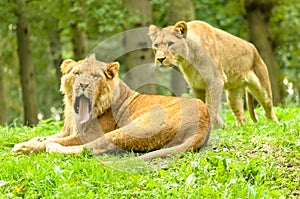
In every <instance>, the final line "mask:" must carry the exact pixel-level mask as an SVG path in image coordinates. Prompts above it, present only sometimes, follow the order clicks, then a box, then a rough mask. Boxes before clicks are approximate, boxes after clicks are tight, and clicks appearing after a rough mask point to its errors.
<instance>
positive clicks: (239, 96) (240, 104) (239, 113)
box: [226, 87, 246, 126]
mask: <svg viewBox="0 0 300 199" xmlns="http://www.w3.org/2000/svg"><path fill="white" fill-rule="evenodd" d="M244 93H245V89H244V87H237V88H234V89H228V90H226V96H227V102H228V104H229V106H230V108H231V110H232V111H233V113H234V115H235V118H236V125H237V126H240V125H241V124H242V123H245V122H246V115H245V112H244V99H243V96H244Z"/></svg>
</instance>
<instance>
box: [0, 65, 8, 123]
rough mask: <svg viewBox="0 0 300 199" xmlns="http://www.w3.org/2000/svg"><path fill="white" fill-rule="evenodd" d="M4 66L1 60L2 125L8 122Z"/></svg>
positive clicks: (0, 113)
mask: <svg viewBox="0 0 300 199" xmlns="http://www.w3.org/2000/svg"><path fill="white" fill-rule="evenodd" d="M3 73H4V72H3V66H2V64H1V62H0V107H1V111H0V125H6V124H7V111H6V95H5V86H4V75H3Z"/></svg>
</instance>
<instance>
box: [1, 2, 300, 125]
mask: <svg viewBox="0 0 300 199" xmlns="http://www.w3.org/2000/svg"><path fill="white" fill-rule="evenodd" d="M194 19H197V20H202V21H205V22H208V23H209V24H211V25H213V26H215V27H217V28H220V29H223V30H225V31H227V32H229V33H231V34H234V35H236V36H238V37H241V38H243V39H245V40H247V41H250V42H252V43H254V45H255V46H256V47H257V48H258V50H259V52H260V54H261V56H262V57H263V59H264V61H265V62H266V64H267V65H268V69H269V74H270V79H271V84H272V90H273V91H272V92H273V98H274V104H275V105H280V106H291V105H293V106H294V105H296V106H299V91H300V81H299V80H300V40H299V39H300V31H299V30H300V0H294V1H290V0H76V1H75V0H43V1H41V0H14V1H12V0H1V2H0V20H1V23H0V49H1V50H0V107H1V111H0V124H1V125H6V124H26V125H34V124H37V123H38V121H39V120H40V119H47V118H54V119H56V120H62V110H63V104H62V101H61V99H62V96H61V94H60V92H59V82H60V77H61V74H60V70H59V66H60V64H61V62H62V61H63V60H64V59H68V58H72V59H74V60H79V59H82V58H84V57H86V56H87V55H88V54H89V53H90V52H91V51H92V50H93V49H94V48H95V47H96V46H97V45H98V44H99V43H100V42H101V41H104V40H105V39H107V38H109V37H110V36H112V35H114V34H117V33H120V32H123V31H125V30H130V29H133V28H138V27H148V26H149V25H150V24H155V25H156V26H158V27H164V26H167V25H172V24H175V23H176V22H177V21H179V20H185V21H190V20H194ZM130 38H132V35H131V37H128V38H126V35H125V37H124V38H123V41H122V42H121V44H122V45H121V46H120V48H123V49H126V48H127V47H128V45H143V44H141V42H137V41H131V39H130ZM147 42H149V41H147ZM112 45H113V44H112ZM153 59H154V58H153V52H152V50H151V49H149V48H146V49H142V50H137V51H136V52H135V51H134V52H129V53H126V54H125V55H123V56H121V57H119V58H118V59H117V61H119V62H121V66H122V68H121V73H125V72H126V71H128V70H130V69H131V67H134V66H137V65H139V64H143V63H151V62H153ZM121 76H122V74H121ZM140 76H141V77H140V78H148V76H149V74H147V73H144V74H140ZM177 78H178V77H177V76H176V74H174V75H172V74H170V75H169V77H168V78H166V81H169V84H170V87H172V88H173V87H179V88H176V89H181V90H182V93H186V92H188V89H187V88H186V84H184V83H178V81H179V80H177ZM140 91H141V92H148V93H159V94H167V95H170V94H172V93H170V91H169V90H168V89H162V88H159V87H157V86H156V85H149V86H148V87H147V88H144V89H143V88H141V89H140Z"/></svg>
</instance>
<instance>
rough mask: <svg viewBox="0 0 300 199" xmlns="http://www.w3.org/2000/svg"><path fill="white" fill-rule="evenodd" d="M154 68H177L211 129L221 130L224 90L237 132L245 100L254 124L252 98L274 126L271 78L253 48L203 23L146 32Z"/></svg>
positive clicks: (184, 24)
mask: <svg viewBox="0 0 300 199" xmlns="http://www.w3.org/2000/svg"><path fill="white" fill-rule="evenodd" d="M149 35H150V38H151V40H152V43H153V50H154V53H155V64H156V66H157V67H171V66H177V67H179V69H180V70H181V72H182V73H183V75H184V77H185V79H186V80H187V82H188V83H189V85H190V87H191V89H192V91H193V93H194V95H195V96H196V97H197V98H199V99H201V100H203V101H205V102H206V104H207V107H208V109H209V112H210V115H211V118H212V123H213V125H214V126H215V127H222V126H224V122H223V121H222V119H221V118H220V117H219V116H218V114H217V113H218V110H219V106H220V103H221V95H222V90H223V87H224V88H225V90H226V96H227V101H228V104H229V106H230V108H231V109H232V111H233V113H234V115H235V118H236V121H237V122H236V123H237V125H238V126H239V125H240V124H242V123H245V122H246V116H245V113H244V100H243V96H244V93H245V89H246V94H247V95H246V96H247V98H246V99H247V105H248V109H249V113H250V116H251V118H252V120H253V121H254V122H256V121H257V120H256V117H255V114H254V107H253V97H252V96H254V97H255V99H256V100H257V101H258V102H259V104H261V106H262V107H263V108H264V110H265V116H266V117H267V118H268V119H270V120H273V121H274V122H278V120H277V118H276V115H275V113H274V111H273V103H272V93H271V86H270V80H269V74H268V70H267V67H266V65H265V63H264V62H263V60H262V58H261V57H260V55H259V54H258V52H257V50H256V48H255V47H254V45H253V44H251V43H249V42H247V41H244V40H242V39H240V38H238V37H236V36H234V35H231V34H229V33H227V32H225V31H222V30H220V29H217V28H214V27H212V26H210V25H209V24H207V23H205V22H202V21H191V22H187V23H186V22H184V21H179V22H177V23H176V24H175V25H174V26H168V27H166V28H163V29H161V30H160V29H158V28H157V27H156V26H155V25H151V26H150V28H149Z"/></svg>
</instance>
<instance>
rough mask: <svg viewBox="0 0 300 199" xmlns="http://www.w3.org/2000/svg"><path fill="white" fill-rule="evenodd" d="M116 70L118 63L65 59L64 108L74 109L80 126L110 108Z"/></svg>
mask: <svg viewBox="0 0 300 199" xmlns="http://www.w3.org/2000/svg"><path fill="white" fill-rule="evenodd" d="M118 70H119V63H117V62H113V63H109V64H106V63H103V62H100V61H98V60H96V58H95V56H94V55H91V56H89V57H88V58H86V59H84V60H80V61H78V62H76V61H73V60H70V59H68V60H65V61H64V62H63V63H62V65H61V71H62V73H63V76H62V80H61V91H62V93H63V94H64V95H65V98H64V101H65V104H66V107H65V108H68V109H70V108H73V111H72V113H73V114H74V116H75V117H76V118H77V120H78V122H79V123H80V124H83V123H85V122H87V121H88V120H89V119H90V118H95V117H97V116H98V115H100V114H102V113H103V112H104V111H106V110H107V109H108V108H109V107H110V106H111V98H112V93H113V89H114V85H115V83H116V81H117V80H118ZM68 105H69V106H68ZM67 111H68V110H67Z"/></svg>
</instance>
